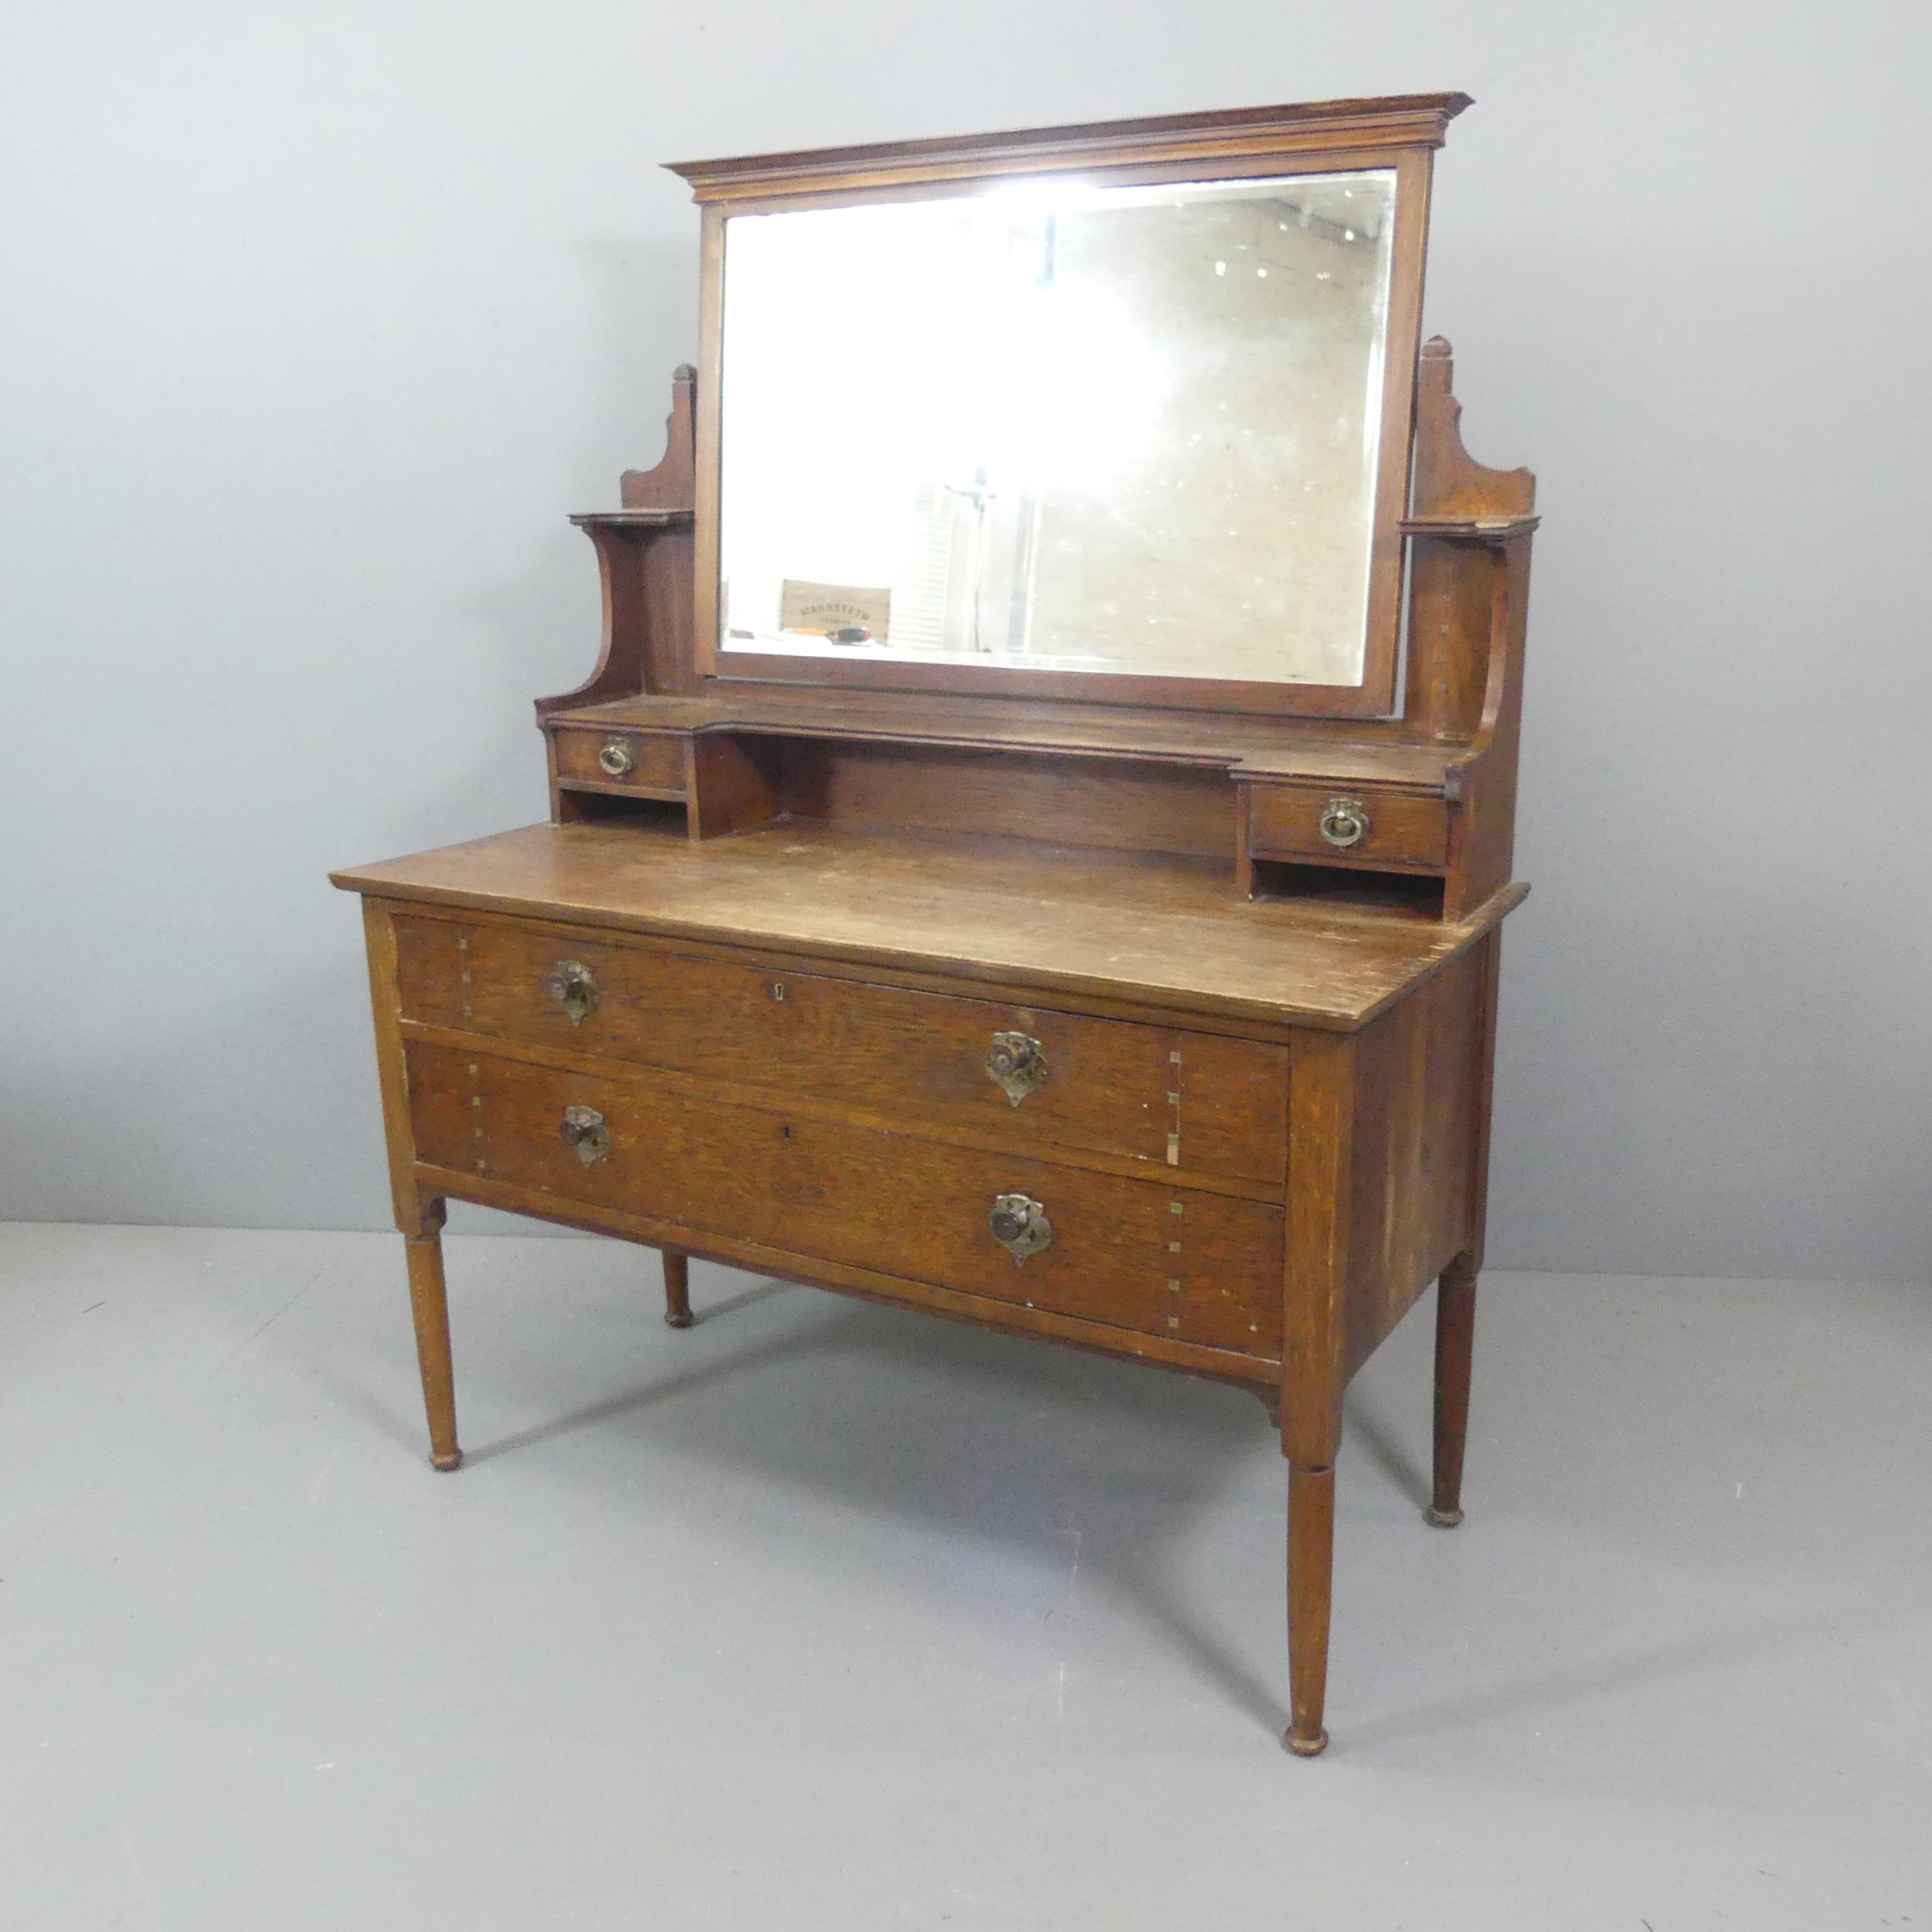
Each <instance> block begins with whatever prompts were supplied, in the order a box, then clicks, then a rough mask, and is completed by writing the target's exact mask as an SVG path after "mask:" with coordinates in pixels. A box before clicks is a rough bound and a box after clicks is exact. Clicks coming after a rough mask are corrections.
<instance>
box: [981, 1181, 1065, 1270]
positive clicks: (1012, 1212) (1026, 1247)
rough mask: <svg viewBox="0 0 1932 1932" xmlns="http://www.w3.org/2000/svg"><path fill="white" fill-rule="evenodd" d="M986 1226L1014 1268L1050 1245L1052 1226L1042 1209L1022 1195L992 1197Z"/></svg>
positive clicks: (1035, 1202) (1044, 1210)
mask: <svg viewBox="0 0 1932 1932" xmlns="http://www.w3.org/2000/svg"><path fill="white" fill-rule="evenodd" d="M986 1225H987V1226H988V1227H989V1228H990V1229H992V1233H993V1239H994V1240H995V1241H997V1242H998V1243H999V1244H1000V1246H1001V1247H1003V1248H1004V1249H1005V1250H1006V1252H1007V1253H1009V1254H1010V1255H1011V1256H1012V1257H1013V1265H1014V1267H1019V1266H1021V1265H1022V1264H1023V1263H1024V1262H1025V1260H1026V1257H1028V1256H1029V1254H1037V1253H1039V1251H1040V1250H1041V1249H1042V1248H1044V1247H1049V1246H1051V1244H1052V1243H1053V1223H1052V1222H1051V1221H1049V1220H1048V1219H1047V1218H1046V1209H1045V1208H1043V1206H1041V1205H1040V1204H1039V1202H1037V1201H1034V1200H1029V1199H1028V1198H1027V1197H1026V1196H1025V1195H1024V1194H1001V1195H996V1196H995V1197H994V1200H993V1211H992V1214H991V1215H990V1216H988V1219H987V1223H986Z"/></svg>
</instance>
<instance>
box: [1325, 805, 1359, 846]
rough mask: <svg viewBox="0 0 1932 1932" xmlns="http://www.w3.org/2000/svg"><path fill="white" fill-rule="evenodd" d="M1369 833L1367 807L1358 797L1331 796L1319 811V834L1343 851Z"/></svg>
mask: <svg viewBox="0 0 1932 1932" xmlns="http://www.w3.org/2000/svg"><path fill="white" fill-rule="evenodd" d="M1368 835H1369V808H1368V807H1367V806H1366V805H1365V804H1363V803H1362V801H1361V800H1360V799H1359V798H1331V799H1330V800H1329V801H1328V804H1326V805H1325V807H1324V808H1323V809H1322V813H1321V836H1322V837H1323V838H1325V839H1327V840H1328V843H1329V844H1330V845H1335V846H1338V847H1339V848H1340V849H1342V851H1344V852H1345V851H1346V850H1347V849H1349V846H1351V845H1360V844H1361V842H1362V840H1363V839H1364V838H1366V837H1367V836H1368Z"/></svg>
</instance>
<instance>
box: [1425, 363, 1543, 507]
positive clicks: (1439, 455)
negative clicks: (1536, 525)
mask: <svg viewBox="0 0 1932 1932" xmlns="http://www.w3.org/2000/svg"><path fill="white" fill-rule="evenodd" d="M1454 375H1455V366H1454V357H1453V355H1452V354H1451V350H1450V347H1449V345H1448V343H1447V342H1445V341H1444V339H1443V338H1442V337H1441V336H1440V335H1432V336H1430V338H1429V339H1428V341H1427V342H1424V343H1423V345H1422V355H1421V358H1420V360H1419V361H1418V362H1417V365H1416V457H1415V478H1414V484H1413V490H1412V492H1411V508H1410V512H1409V514H1410V517H1411V519H1413V520H1415V521H1417V522H1424V521H1448V520H1452V519H1464V518H1475V517H1516V516H1528V515H1531V514H1532V512H1534V510H1535V509H1536V477H1535V476H1534V475H1533V474H1532V473H1531V472H1530V471H1528V470H1492V469H1488V468H1485V467H1484V465H1483V464H1480V463H1478V462H1477V461H1475V460H1474V458H1472V457H1471V455H1470V454H1469V452H1468V451H1467V450H1466V449H1464V447H1463V446H1462V427H1461V424H1462V405H1461V403H1458V401H1457V400H1456V399H1455V396H1454V395H1453V394H1452V393H1451V383H1453V381H1454Z"/></svg>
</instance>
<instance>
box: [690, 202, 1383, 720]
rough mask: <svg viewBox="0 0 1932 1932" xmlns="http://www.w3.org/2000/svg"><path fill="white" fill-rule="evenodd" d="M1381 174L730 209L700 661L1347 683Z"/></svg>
mask: <svg viewBox="0 0 1932 1932" xmlns="http://www.w3.org/2000/svg"><path fill="white" fill-rule="evenodd" d="M1395 203H1396V175H1395V172H1394V171H1393V169H1388V168H1378V169H1369V170H1364V171H1360V172H1345V173H1326V174H1310V175H1277V176H1274V177H1272V178H1268V179H1240V180H1233V181H1216V182H1162V183H1159V184H1157V185H1146V184H1139V185H1115V186H1106V185H1090V184H1086V183H1080V182H1070V181H1066V180H1064V179H1063V180H1059V181H1051V180H1048V181H1042V180H1035V181H1032V182H1002V183H998V184H996V185H992V186H991V187H981V188H978V189H975V191H973V192H967V193H953V194H947V195H943V196H940V195H935V196H930V197H928V198H923V199H896V200H884V201H872V202H861V203H859V204H857V205H853V206H840V207H832V208H814V209H787V210H782V211H781V212H777V213H745V214H736V215H733V216H730V218H729V219H727V220H726V223H725V224H724V271H723V343H722V353H721V357H720V386H719V445H718V447H719V479H718V483H719V532H718V536H719V572H718V576H719V584H718V591H719V596H718V611H719V647H720V651H721V652H722V653H723V654H725V655H721V657H720V658H719V669H720V671H722V672H726V673H727V674H729V673H730V670H731V668H732V665H731V659H730V655H729V654H730V653H733V652H738V653H757V654H760V655H764V657H767V658H803V659H818V660H821V661H823V660H825V659H828V658H839V659H844V660H846V661H852V660H855V659H866V658H869V659H872V660H875V661H878V662H882V663H886V664H893V663H897V664H906V665H981V666H984V667H986V668H999V669H1005V670H1010V671H1023V670H1026V669H1034V670H1039V671H1052V672H1090V673H1093V674H1094V675H1095V676H1096V677H1097V679H1104V678H1105V677H1107V675H1109V674H1113V675H1138V676H1141V677H1158V678H1175V679H1219V680H1234V681H1239V682H1250V683H1263V684H1277V685H1298V684H1299V685H1322V686H1328V687H1349V686H1354V685H1360V684H1361V682H1362V679H1363V675H1364V664H1365V654H1366V637H1367V631H1368V627H1369V607H1370V580H1371V564H1372V557H1373V555H1374V552H1375V539H1376V506H1377V502H1378V470H1379V466H1380V465H1381V464H1383V462H1384V461H1386V457H1385V456H1384V454H1383V451H1384V436H1383V429H1384V424H1383V396H1384V386H1385V385H1384V362H1385V358H1386V353H1387V346H1388V326H1389V291H1390V264H1391V257H1392V236H1393V230H1394V226H1395ZM799 672H800V675H801V676H804V677H809V676H810V675H811V670H810V667H809V666H808V665H803V664H801V665H800V666H799ZM1095 695H1096V696H1104V689H1103V688H1100V687H1097V689H1096V692H1095Z"/></svg>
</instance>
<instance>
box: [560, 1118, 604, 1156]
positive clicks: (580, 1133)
mask: <svg viewBox="0 0 1932 1932" xmlns="http://www.w3.org/2000/svg"><path fill="white" fill-rule="evenodd" d="M557 1132H558V1133H559V1134H560V1135H561V1136H562V1137H563V1145H565V1146H566V1147H568V1148H575V1149H576V1150H577V1158H578V1159H579V1160H580V1161H581V1162H583V1165H585V1166H586V1167H594V1166H596V1165H597V1162H600V1160H602V1159H603V1158H604V1155H607V1154H608V1153H609V1152H610V1151H611V1130H610V1129H609V1128H607V1127H606V1126H605V1125H604V1116H603V1115H602V1114H600V1113H599V1112H598V1111H597V1109H596V1108H595V1107H566V1108H565V1109H564V1110H563V1121H561V1123H560V1124H559V1126H558V1128H557Z"/></svg>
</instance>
